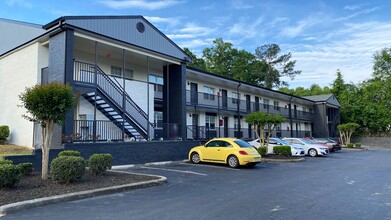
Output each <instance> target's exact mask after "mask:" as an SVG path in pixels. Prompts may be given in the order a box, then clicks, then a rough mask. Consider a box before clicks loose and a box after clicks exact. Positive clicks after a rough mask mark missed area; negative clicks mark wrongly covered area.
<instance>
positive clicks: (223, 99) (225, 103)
mask: <svg viewBox="0 0 391 220" xmlns="http://www.w3.org/2000/svg"><path fill="white" fill-rule="evenodd" d="M221 106H222V109H227V106H228V98H227V90H225V89H222V90H221Z"/></svg>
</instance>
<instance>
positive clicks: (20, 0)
mask: <svg viewBox="0 0 391 220" xmlns="http://www.w3.org/2000/svg"><path fill="white" fill-rule="evenodd" d="M6 3H7V5H9V6H14V5H17V6H21V7H24V8H32V7H33V4H32V3H30V2H28V1H24V0H7V1H6Z"/></svg>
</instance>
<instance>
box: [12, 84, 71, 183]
mask: <svg viewBox="0 0 391 220" xmlns="http://www.w3.org/2000/svg"><path fill="white" fill-rule="evenodd" d="M19 99H20V100H21V101H22V105H21V107H24V108H25V109H26V110H27V114H25V115H23V116H22V117H23V118H25V119H27V120H29V121H33V122H38V123H40V124H41V127H42V129H41V138H42V175H41V176H42V179H47V178H48V177H49V176H48V168H49V152H50V147H51V146H50V145H51V142H52V141H51V140H52V133H53V128H54V125H55V124H62V123H63V122H64V119H65V114H66V113H67V112H68V111H69V110H70V109H71V108H72V106H73V104H74V97H73V94H72V88H71V87H70V86H68V85H64V84H62V83H60V82H53V83H48V84H43V85H36V86H33V87H31V88H26V90H25V91H24V92H23V93H21V94H20V95H19Z"/></svg>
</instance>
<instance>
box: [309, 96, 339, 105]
mask: <svg viewBox="0 0 391 220" xmlns="http://www.w3.org/2000/svg"><path fill="white" fill-rule="evenodd" d="M303 98H306V99H309V100H313V101H315V102H326V103H327V104H330V105H334V106H337V107H341V104H340V103H339V102H338V100H337V98H336V97H335V96H334V95H333V94H324V95H313V96H304V97H303Z"/></svg>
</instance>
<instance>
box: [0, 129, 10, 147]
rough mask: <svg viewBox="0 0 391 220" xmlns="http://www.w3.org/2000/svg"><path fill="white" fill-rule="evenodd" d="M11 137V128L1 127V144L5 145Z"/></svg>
mask: <svg viewBox="0 0 391 220" xmlns="http://www.w3.org/2000/svg"><path fill="white" fill-rule="evenodd" d="M9 136H10V128H9V127H8V126H7V125H0V144H4V143H5V140H6V139H7V137H9Z"/></svg>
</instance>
